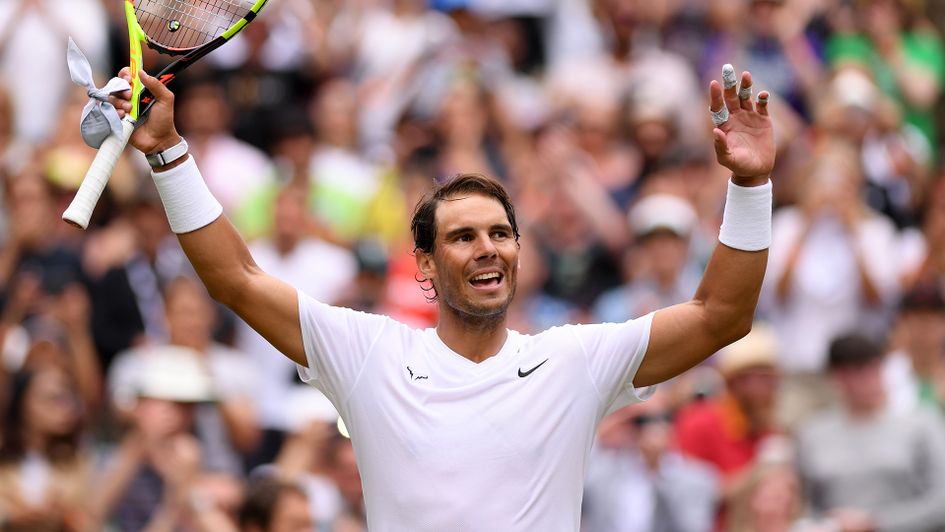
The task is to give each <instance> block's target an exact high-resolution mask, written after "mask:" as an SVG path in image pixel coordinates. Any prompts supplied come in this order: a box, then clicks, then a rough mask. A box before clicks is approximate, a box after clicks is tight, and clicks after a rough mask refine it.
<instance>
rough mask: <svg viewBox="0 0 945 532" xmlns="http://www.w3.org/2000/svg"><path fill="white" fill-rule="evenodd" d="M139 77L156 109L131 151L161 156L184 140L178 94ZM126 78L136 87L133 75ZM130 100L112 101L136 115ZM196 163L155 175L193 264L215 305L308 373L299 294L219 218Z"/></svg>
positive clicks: (125, 97)
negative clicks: (268, 270)
mask: <svg viewBox="0 0 945 532" xmlns="http://www.w3.org/2000/svg"><path fill="white" fill-rule="evenodd" d="M139 75H140V78H141V82H142V83H143V84H144V86H145V87H146V88H147V89H148V90H149V91H151V94H153V95H154V98H155V102H154V105H153V106H152V107H151V111H150V113H149V114H148V117H147V120H145V121H144V122H142V123H141V124H140V125H139V126H138V127H137V128H136V129H135V132H134V134H133V135H132V136H131V140H130V143H131V144H132V145H133V146H134V147H135V148H137V149H138V150H140V151H141V152H143V153H146V154H147V153H156V152H159V151H161V150H164V149H167V148H169V147H170V146H173V145H175V144H177V143H178V142H179V141H180V138H181V137H180V135H179V134H178V133H177V129H176V127H175V125H174V94H173V93H171V91H170V90H168V88H167V87H165V86H164V85H163V84H162V83H161V82H160V81H158V80H157V78H154V77H152V76H149V75H148V74H146V73H145V72H143V71H142V72H140V74H139ZM119 76H121V77H123V78H125V79H127V80H130V76H129V75H128V69H127V68H125V69H123V70H122V71H121V72H120V73H119ZM130 98H131V91H125V92H124V93H122V94H121V95H120V97H117V98H116V97H112V98H111V100H110V101H111V102H112V103H113V104H114V105H115V107H116V108H117V109H118V110H119V114H121V115H124V113H126V112H128V111H130V110H131V104H130V102H129V99H130ZM189 158H190V155H189V154H188V155H185V156H184V157H183V158H181V159H178V160H176V161H173V162H171V163H169V164H167V165H166V166H164V167H159V168H155V169H154V172H153V176H154V181H155V184H156V185H157V187H158V192H160V194H161V200H162V201H163V202H164V207H165V210H167V214H168V220H169V221H170V223H171V228H172V229H173V230H174V232H175V233H176V234H177V237H178V239H179V240H180V244H181V247H182V248H183V249H184V252H185V253H186V254H187V258H189V259H190V262H191V264H193V266H194V269H195V270H196V272H197V274H198V275H199V276H200V279H201V280H202V281H203V283H204V285H206V287H207V290H208V291H209V292H210V295H211V296H212V297H213V298H214V299H216V300H217V301H219V302H221V303H223V304H224V305H226V306H228V307H229V308H231V309H233V311H234V312H236V314H237V315H238V316H239V317H240V318H242V319H243V320H244V321H245V322H246V323H247V324H249V326H250V327H252V328H253V329H255V330H256V331H257V332H258V333H259V334H261V335H262V336H263V337H264V338H266V339H267V340H269V342H271V343H272V345H274V346H275V347H276V349H278V350H280V351H282V353H284V354H285V355H286V356H287V357H289V358H290V359H292V361H293V362H296V363H298V364H301V365H303V366H306V365H307V363H306V359H305V349H304V347H303V343H302V328H301V326H300V324H299V306H298V294H297V293H296V291H295V289H294V288H292V287H291V286H289V285H288V284H286V283H284V282H282V281H280V280H279V279H276V278H275V277H272V276H270V275H267V274H266V273H265V272H263V271H262V270H261V269H260V268H259V266H257V265H256V262H255V261H254V260H253V257H252V256H251V255H250V253H249V249H248V248H247V247H246V243H245V242H244V241H243V238H242V237H241V236H240V234H239V233H238V232H237V231H236V229H235V228H234V227H233V225H232V224H231V223H230V222H229V220H227V219H226V217H225V216H221V215H220V214H219V213H220V210H221V208H220V206H219V203H217V202H216V200H215V199H213V197H212V195H210V192H209V191H208V190H207V189H206V185H205V184H204V183H203V180H202V178H200V176H199V171H198V170H197V169H196V166H195V165H193V163H192V162H189V161H188V159H189ZM208 204H209V207H208Z"/></svg>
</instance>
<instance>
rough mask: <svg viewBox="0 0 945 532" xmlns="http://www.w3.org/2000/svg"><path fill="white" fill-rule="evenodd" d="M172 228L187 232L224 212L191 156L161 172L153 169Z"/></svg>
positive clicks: (175, 230) (208, 222) (177, 231)
mask: <svg viewBox="0 0 945 532" xmlns="http://www.w3.org/2000/svg"><path fill="white" fill-rule="evenodd" d="M151 177H153V178H154V185H155V186H156V187H157V190H158V194H159V195H160V196H161V202H162V203H164V210H165V212H167V221H168V222H169V223H170V225H171V231H173V232H175V233H178V234H180V233H189V232H191V231H196V230H197V229H200V228H201V227H204V226H206V225H209V224H210V222H212V221H214V220H216V219H217V218H219V217H220V215H221V214H223V206H222V205H220V202H218V201H217V199H216V198H215V197H213V194H211V193H210V189H208V188H207V184H206V183H204V181H203V176H201V175H200V170H199V169H197V163H195V162H194V158H193V157H190V156H188V157H187V159H186V160H185V161H183V162H181V163H180V164H177V165H175V166H173V167H171V168H169V169H166V170H163V171H160V172H159V171H152V172H151Z"/></svg>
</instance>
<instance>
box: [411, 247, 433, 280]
mask: <svg viewBox="0 0 945 532" xmlns="http://www.w3.org/2000/svg"><path fill="white" fill-rule="evenodd" d="M413 256H414V259H416V261H417V269H418V270H420V275H422V276H423V278H424V279H426V280H428V281H433V279H434V278H435V277H436V263H435V262H433V253H426V252H423V251H420V250H419V249H418V250H417V251H416V252H415V253H414V254H413Z"/></svg>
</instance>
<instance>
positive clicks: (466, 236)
mask: <svg viewBox="0 0 945 532" xmlns="http://www.w3.org/2000/svg"><path fill="white" fill-rule="evenodd" d="M472 239H473V236H472V235H470V234H468V233H466V234H463V235H459V236H458V237H456V241H457V242H472Z"/></svg>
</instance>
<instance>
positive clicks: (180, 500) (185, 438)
mask: <svg viewBox="0 0 945 532" xmlns="http://www.w3.org/2000/svg"><path fill="white" fill-rule="evenodd" d="M152 355H153V356H148V357H146V358H143V359H142V360H141V361H140V363H139V364H138V367H137V368H135V376H136V377H137V381H136V382H135V383H134V385H133V388H132V389H133V391H134V397H133V398H132V401H133V404H132V405H131V407H130V411H129V413H128V419H129V421H130V423H131V427H130V429H129V431H128V432H127V433H126V434H125V435H124V437H123V438H122V440H121V442H120V443H119V446H118V449H117V450H116V452H115V454H114V456H113V457H112V459H111V460H110V464H109V467H108V470H107V472H106V473H105V475H104V477H103V478H102V479H101V482H100V489H99V490H97V491H96V493H95V501H94V506H93V508H94V509H95V512H96V515H97V516H98V519H99V520H100V521H101V522H102V523H105V522H108V523H111V524H113V525H114V526H115V527H117V529H118V530H143V529H145V528H147V527H155V529H158V528H157V527H167V529H176V528H177V527H180V526H186V525H187V524H191V525H194V524H196V525H199V524H200V523H201V521H200V519H199V518H200V517H201V516H200V515H199V514H200V513H201V512H200V510H201V506H202V505H207V504H215V503H216V501H214V500H207V498H206V497H204V496H201V495H200V493H201V491H200V486H201V484H203V483H204V482H206V481H208V480H209V479H211V478H213V477H212V476H211V475H210V474H209V471H208V469H207V466H206V465H205V464H204V460H207V461H212V460H213V459H214V457H213V456H209V455H208V453H207V452H205V450H204V449H202V448H201V445H200V443H199V441H198V440H197V439H196V438H195V437H194V436H192V435H191V433H192V431H193V430H194V428H195V421H196V416H197V409H196V407H197V406H198V405H200V404H201V403H206V402H208V401H212V400H214V399H215V396H214V383H213V382H212V381H211V380H210V378H209V375H208V373H207V370H206V365H205V362H203V361H201V360H200V355H199V354H198V353H195V352H194V351H193V350H191V349H188V348H185V347H170V346H167V347H164V348H162V350H161V352H160V353H153V354H152ZM218 430H219V429H218ZM218 434H219V433H218ZM222 478H223V479H230V478H232V477H228V476H224V477H222ZM228 481H229V480H224V482H228ZM229 482H231V481H229ZM161 529H163V528H161Z"/></svg>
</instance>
